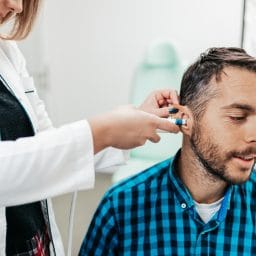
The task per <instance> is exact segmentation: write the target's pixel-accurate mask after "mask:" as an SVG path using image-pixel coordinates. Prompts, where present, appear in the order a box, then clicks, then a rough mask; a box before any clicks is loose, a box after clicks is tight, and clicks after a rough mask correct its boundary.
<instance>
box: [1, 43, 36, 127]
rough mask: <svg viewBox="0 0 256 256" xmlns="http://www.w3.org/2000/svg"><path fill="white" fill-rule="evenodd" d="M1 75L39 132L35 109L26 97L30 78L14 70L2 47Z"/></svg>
mask: <svg viewBox="0 0 256 256" xmlns="http://www.w3.org/2000/svg"><path fill="white" fill-rule="evenodd" d="M0 74H1V76H2V77H3V79H4V80H5V82H6V83H7V85H8V87H9V88H10V89H11V91H12V92H13V94H14V95H15V96H16V98H17V99H18V100H19V102H20V104H21V105H22V106H23V108H24V109H25V111H26V112H27V114H28V116H29V118H30V120H31V123H32V125H33V128H34V131H35V132H37V131H38V127H37V118H36V115H35V113H34V111H33V108H32V106H31V104H30V102H29V100H28V98H27V96H26V95H25V92H24V87H25V86H24V83H28V82H29V77H24V78H22V77H20V75H19V74H18V72H17V71H16V69H15V68H14V66H13V64H12V62H11V60H10V59H9V58H8V56H7V55H6V54H5V52H4V51H3V49H2V48H1V47H0Z"/></svg>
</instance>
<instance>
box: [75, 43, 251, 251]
mask: <svg viewBox="0 0 256 256" xmlns="http://www.w3.org/2000/svg"><path fill="white" fill-rule="evenodd" d="M255 92H256V59H255V58H253V57H251V56H249V55H248V54H247V53H246V52H245V51H244V50H242V49H238V48H211V49H209V50H208V52H206V53H204V54H201V56H200V58H199V59H198V60H197V61H196V62H195V63H194V64H192V65H191V66H190V67H189V68H188V69H187V71H186V72H185V74H184V76H183V79H182V84H181V91H180V104H181V105H178V106H177V108H178V109H179V112H178V117H179V118H183V119H186V120H187V123H186V125H183V126H182V127H181V131H182V133H183V142H182V148H181V150H180V151H179V152H178V153H177V155H176V156H175V157H174V158H172V159H168V160H166V161H164V162H161V163H159V164H157V165H155V166H153V167H151V168H149V169H147V170H145V171H144V172H142V173H140V174H138V175H135V176H133V177H131V178H129V179H127V180H126V181H124V182H122V183H120V184H118V185H116V186H115V187H113V188H112V189H110V190H109V191H108V192H107V193H106V195H105V196H104V198H103V200H102V202H101V203H100V205H99V207H98V209H97V211H96V213H95V216H94V218H93V220H92V223H91V225H90V227H89V230H88V233H87V235H86V237H85V239H84V242H83V245H82V247H81V251H80V255H87V256H88V255H97V256H99V255H104V256H105V255H152V256H153V255H154V256H156V255H158V256H159V255H232V256H234V255H239V256H241V255H255V254H256V174H255V172H253V167H254V163H255V157H256V93H255ZM170 147H171V145H170Z"/></svg>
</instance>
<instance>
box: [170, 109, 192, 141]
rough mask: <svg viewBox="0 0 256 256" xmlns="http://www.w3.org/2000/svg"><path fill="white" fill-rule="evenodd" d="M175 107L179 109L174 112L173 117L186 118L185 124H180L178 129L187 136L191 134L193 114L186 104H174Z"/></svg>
mask: <svg viewBox="0 0 256 256" xmlns="http://www.w3.org/2000/svg"><path fill="white" fill-rule="evenodd" d="M174 107H175V108H177V109H179V112H178V113H177V114H175V118H181V119H185V120H186V124H183V125H181V126H180V130H181V132H182V133H183V134H184V135H188V136H189V137H190V136H191V134H192V129H193V123H194V119H193V115H192V112H191V110H190V109H189V108H188V107H187V106H182V105H175V106H174Z"/></svg>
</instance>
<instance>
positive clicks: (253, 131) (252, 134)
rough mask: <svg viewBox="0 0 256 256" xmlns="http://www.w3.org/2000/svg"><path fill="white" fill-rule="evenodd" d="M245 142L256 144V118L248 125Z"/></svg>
mask: <svg viewBox="0 0 256 256" xmlns="http://www.w3.org/2000/svg"><path fill="white" fill-rule="evenodd" d="M245 140H246V142H247V143H252V142H256V116H253V117H251V118H250V121H249V122H248V123H247V125H246V135H245Z"/></svg>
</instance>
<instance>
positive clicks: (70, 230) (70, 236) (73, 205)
mask: <svg viewBox="0 0 256 256" xmlns="http://www.w3.org/2000/svg"><path fill="white" fill-rule="evenodd" d="M76 200H77V191H75V192H74V193H73V195H72V200H71V206H70V212H69V224H68V251H67V256H71V254H72V239H73V227H74V216H75V209H76Z"/></svg>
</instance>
